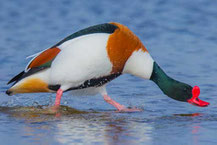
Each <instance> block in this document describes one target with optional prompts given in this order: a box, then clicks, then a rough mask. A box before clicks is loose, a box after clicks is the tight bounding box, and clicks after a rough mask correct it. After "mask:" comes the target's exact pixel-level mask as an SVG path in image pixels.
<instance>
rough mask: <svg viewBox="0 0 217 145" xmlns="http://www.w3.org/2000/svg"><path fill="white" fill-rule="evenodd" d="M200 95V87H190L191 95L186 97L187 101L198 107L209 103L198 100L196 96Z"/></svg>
mask: <svg viewBox="0 0 217 145" xmlns="http://www.w3.org/2000/svg"><path fill="white" fill-rule="evenodd" d="M199 95H200V88H199V87H198V86H194V87H193V89H192V97H191V98H190V99H188V100H187V101H188V103H190V104H192V105H195V106H199V107H206V106H208V105H209V102H205V101H203V100H200V99H199V98H198V96H199Z"/></svg>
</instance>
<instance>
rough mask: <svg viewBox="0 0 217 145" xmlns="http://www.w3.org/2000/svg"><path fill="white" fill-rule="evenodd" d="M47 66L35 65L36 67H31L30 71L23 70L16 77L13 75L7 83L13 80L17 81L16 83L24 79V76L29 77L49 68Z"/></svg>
mask: <svg viewBox="0 0 217 145" xmlns="http://www.w3.org/2000/svg"><path fill="white" fill-rule="evenodd" d="M47 68H48V67H35V68H31V69H30V70H29V71H28V72H24V71H22V72H21V73H19V74H18V75H16V76H15V77H13V78H12V79H11V80H10V81H9V82H8V83H7V84H10V83H12V82H15V83H14V84H16V83H17V82H18V81H20V80H22V79H23V78H25V77H28V76H30V75H32V74H34V73H37V72H39V71H42V70H44V69H47ZM14 84H13V85H14ZM13 85H12V86H13Z"/></svg>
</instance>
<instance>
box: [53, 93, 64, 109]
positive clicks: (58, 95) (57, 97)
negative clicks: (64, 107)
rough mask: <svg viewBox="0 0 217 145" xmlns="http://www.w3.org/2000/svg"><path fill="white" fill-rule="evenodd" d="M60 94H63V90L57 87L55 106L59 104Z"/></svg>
mask: <svg viewBox="0 0 217 145" xmlns="http://www.w3.org/2000/svg"><path fill="white" fill-rule="evenodd" d="M62 95H63V90H62V89H59V90H58V91H57V94H56V100H55V105H54V106H55V107H57V108H58V107H59V106H60V101H61V97H62Z"/></svg>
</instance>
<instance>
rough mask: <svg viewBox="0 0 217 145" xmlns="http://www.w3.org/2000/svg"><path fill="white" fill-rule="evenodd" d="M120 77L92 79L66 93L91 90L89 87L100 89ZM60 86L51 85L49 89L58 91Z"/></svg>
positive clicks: (113, 75)
mask: <svg viewBox="0 0 217 145" xmlns="http://www.w3.org/2000/svg"><path fill="white" fill-rule="evenodd" d="M120 75H121V73H115V74H111V75H109V76H104V77H100V78H94V79H90V80H87V81H85V82H84V83H83V84H81V85H79V86H77V87H71V88H69V89H68V90H66V91H71V90H78V89H85V88H89V87H100V86H102V85H104V84H106V83H108V82H110V81H112V80H113V79H115V78H117V77H118V76H120ZM60 86H61V85H59V84H57V85H49V86H48V88H49V89H50V90H53V91H57V90H58V89H59V88H60ZM66 91H65V92H66Z"/></svg>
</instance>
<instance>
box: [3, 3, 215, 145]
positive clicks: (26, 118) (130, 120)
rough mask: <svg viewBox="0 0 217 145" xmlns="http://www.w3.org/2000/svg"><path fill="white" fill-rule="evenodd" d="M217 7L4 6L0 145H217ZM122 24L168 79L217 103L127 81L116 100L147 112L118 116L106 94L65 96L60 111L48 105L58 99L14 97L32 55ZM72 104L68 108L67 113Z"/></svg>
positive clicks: (111, 88) (118, 86)
mask: <svg viewBox="0 0 217 145" xmlns="http://www.w3.org/2000/svg"><path fill="white" fill-rule="evenodd" d="M216 6H217V2H216V1H206V0H192V1H188V0H182V1H180V2H178V1H173V0H156V1H152V0H148V1H143V0H137V1H130V0H126V1H115V0H110V1H97V0H93V1H91V2H87V1H84V0H73V1H70V0H64V1H51V0H47V1H25V0H11V1H3V0H1V1H0V44H1V45H0V50H1V51H0V64H1V70H0V86H1V88H0V93H1V94H0V97H1V100H0V140H1V143H0V144H3V145H7V144H16V145H23V144H33V145H35V144H37V145H38V144H43V145H47V144H52V145H60V144H100V145H101V144H109V145H110V144H120V145H122V144H124V145H127V144H147V145H155V144H156V145H159V144H161V145H169V144H171V145H173V144H174V143H176V144H177V145H179V144H180V145H182V144H185V145H204V144H206V145H216V144H217V139H216V138H217V134H216V129H217V127H216V126H217V112H216V109H217V107H216V106H217V101H216V96H217V91H216V88H217V77H216V72H217V66H216V62H217V57H216V56H217V39H216V34H217V28H216V26H217V9H216ZM110 21H117V22H120V23H123V24H125V25H127V26H128V27H129V28H130V29H131V30H132V31H133V32H135V33H136V34H137V35H138V36H139V37H140V39H141V40H142V41H143V42H144V44H145V46H146V47H147V48H148V50H149V52H150V53H151V55H152V56H153V58H154V59H155V60H156V61H157V62H158V64H159V65H161V66H162V68H163V69H164V70H165V71H166V72H167V73H168V75H170V76H172V77H174V78H176V79H178V80H181V81H183V82H186V83H189V84H191V85H198V86H200V88H201V95H200V98H201V99H203V100H206V101H208V102H210V103H211V105H210V106H209V107H206V108H199V107H195V106H192V105H189V104H187V103H182V102H177V101H174V100H172V99H170V98H168V97H166V96H165V95H163V93H162V92H161V91H160V90H159V88H157V86H156V85H155V84H154V83H153V82H151V81H145V80H142V79H140V78H136V77H134V76H131V75H123V76H121V77H119V78H117V79H116V80H114V81H112V82H111V83H110V84H108V86H107V89H108V92H109V94H110V95H111V96H112V98H114V99H115V100H116V101H118V102H120V103H122V104H124V105H126V106H136V107H140V108H142V109H143V110H144V111H142V112H137V113H117V112H115V110H114V108H113V107H112V106H110V105H108V104H106V103H105V102H104V101H103V98H102V97H101V96H91V97H82V98H81V97H76V96H70V95H69V94H67V93H66V94H64V96H63V100H62V105H64V106H62V108H61V111H62V112H61V113H60V114H58V115H54V114H49V113H47V112H46V111H47V110H46V107H47V106H48V105H51V104H52V103H53V101H54V99H55V95H54V94H46V93H41V94H19V95H15V96H10V97H9V96H7V95H6V94H5V93H4V92H5V91H6V89H7V88H8V87H9V86H7V85H6V83H7V81H8V80H9V79H10V78H11V77H12V76H14V75H15V74H17V73H19V72H20V71H22V70H23V68H24V67H25V65H26V63H27V62H28V61H29V60H26V59H25V57H27V56H28V55H31V54H34V53H36V52H39V51H41V50H43V49H45V48H48V47H50V46H52V45H53V44H55V43H56V42H58V41H59V40H61V39H62V38H64V37H65V36H67V35H69V34H71V33H73V32H75V31H77V30H79V29H82V28H85V27H87V26H90V25H94V24H98V23H104V22H110ZM66 106H68V107H66Z"/></svg>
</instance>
